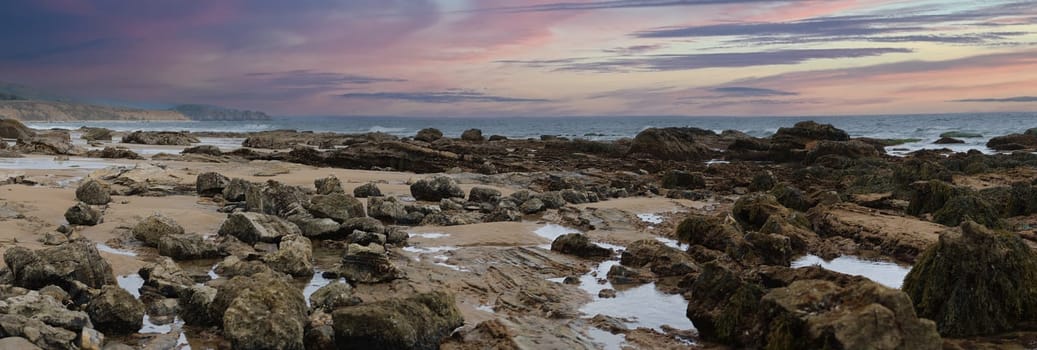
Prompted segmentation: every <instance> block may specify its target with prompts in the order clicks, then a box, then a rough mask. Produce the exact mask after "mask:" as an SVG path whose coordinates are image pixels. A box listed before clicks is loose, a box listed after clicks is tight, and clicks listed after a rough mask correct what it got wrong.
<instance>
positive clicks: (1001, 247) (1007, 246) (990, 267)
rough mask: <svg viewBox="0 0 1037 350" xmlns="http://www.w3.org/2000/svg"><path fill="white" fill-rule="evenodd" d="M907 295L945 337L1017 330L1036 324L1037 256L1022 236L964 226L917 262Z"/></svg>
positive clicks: (907, 281)
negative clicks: (1026, 324) (1029, 324)
mask: <svg viewBox="0 0 1037 350" xmlns="http://www.w3.org/2000/svg"><path fill="white" fill-rule="evenodd" d="M903 290H904V291H905V292H906V293H907V294H908V295H909V296H910V297H911V300H913V301H914V307H915V309H916V310H918V314H919V315H920V316H921V317H925V318H929V319H932V320H934V321H936V324H937V325H938V326H939V330H940V333H941V334H943V335H946V336H950V337H968V336H976V335H988V334H996V333H1002V332H1006V331H1011V330H1016V329H1019V327H1020V326H1021V325H1022V324H1025V323H1028V322H1033V321H1035V320H1037V318H1035V315H1037V255H1035V254H1034V252H1033V250H1031V248H1030V247H1029V246H1028V245H1027V244H1026V243H1025V242H1023V240H1022V239H1020V238H1019V236H1017V235H1014V234H1010V233H1006V232H996V231H992V230H989V229H987V228H984V227H983V226H981V225H979V224H976V223H975V222H965V223H963V224H962V225H961V227H960V230H956V231H949V232H946V233H944V234H942V235H940V240H939V242H938V243H937V244H936V245H934V246H933V247H931V248H929V249H928V250H926V251H925V253H923V254H922V255H921V256H920V257H919V258H918V262H917V264H915V266H914V268H912V269H911V272H910V273H909V274H908V275H907V278H905V279H904V286H903Z"/></svg>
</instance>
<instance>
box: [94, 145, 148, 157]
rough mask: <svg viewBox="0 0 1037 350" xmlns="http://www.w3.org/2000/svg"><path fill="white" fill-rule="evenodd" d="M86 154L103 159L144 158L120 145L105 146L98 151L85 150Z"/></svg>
mask: <svg viewBox="0 0 1037 350" xmlns="http://www.w3.org/2000/svg"><path fill="white" fill-rule="evenodd" d="M86 156H87V157H92V158H103V159H144V157H141V156H140V154H137V152H134V151H132V150H129V149H126V148H121V147H105V148H103V149H101V150H100V151H97V150H89V151H87V152H86Z"/></svg>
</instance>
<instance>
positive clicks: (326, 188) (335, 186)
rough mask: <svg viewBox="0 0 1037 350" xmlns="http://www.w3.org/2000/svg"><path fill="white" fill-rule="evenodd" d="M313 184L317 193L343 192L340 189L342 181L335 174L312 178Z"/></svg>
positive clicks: (343, 191)
mask: <svg viewBox="0 0 1037 350" xmlns="http://www.w3.org/2000/svg"><path fill="white" fill-rule="evenodd" d="M313 186H314V187H316V188H317V194H322V195H327V194H332V193H345V192H346V191H345V190H343V189H342V181H341V180H339V179H338V178H337V177H335V175H328V176H326V177H322V178H319V179H315V180H313Z"/></svg>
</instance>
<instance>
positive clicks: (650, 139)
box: [628, 128, 716, 161]
mask: <svg viewBox="0 0 1037 350" xmlns="http://www.w3.org/2000/svg"><path fill="white" fill-rule="evenodd" d="M715 136H716V134H715V133H713V132H712V131H709V130H703V129H698V128H648V129H645V130H643V131H641V132H639V133H638V134H637V136H635V137H634V140H633V141H631V142H630V150H629V151H628V156H633V155H638V154H643V155H647V156H650V157H652V158H656V159H662V160H678V161H699V160H707V159H710V158H712V157H713V154H714V153H715V152H714V151H713V150H712V149H711V148H710V147H709V146H707V145H706V144H704V143H703V142H701V140H699V139H700V138H706V137H715Z"/></svg>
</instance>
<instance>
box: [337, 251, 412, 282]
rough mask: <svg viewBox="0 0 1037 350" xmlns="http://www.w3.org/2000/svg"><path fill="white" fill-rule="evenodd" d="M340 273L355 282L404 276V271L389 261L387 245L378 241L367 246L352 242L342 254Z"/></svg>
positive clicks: (389, 279)
mask: <svg viewBox="0 0 1037 350" xmlns="http://www.w3.org/2000/svg"><path fill="white" fill-rule="evenodd" d="M338 273H339V275H340V276H342V277H345V278H346V279H347V280H349V281H351V282H355V283H381V282H386V281H391V280H394V279H397V278H400V277H402V276H403V273H402V271H400V270H399V269H397V268H396V266H395V265H393V263H392V262H391V261H389V256H388V255H387V253H386V251H385V247H384V246H382V245H379V244H376V243H372V244H368V245H366V246H362V245H359V244H350V245H349V247H348V248H346V254H345V255H344V256H342V265H341V266H340V267H339V270H338Z"/></svg>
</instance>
